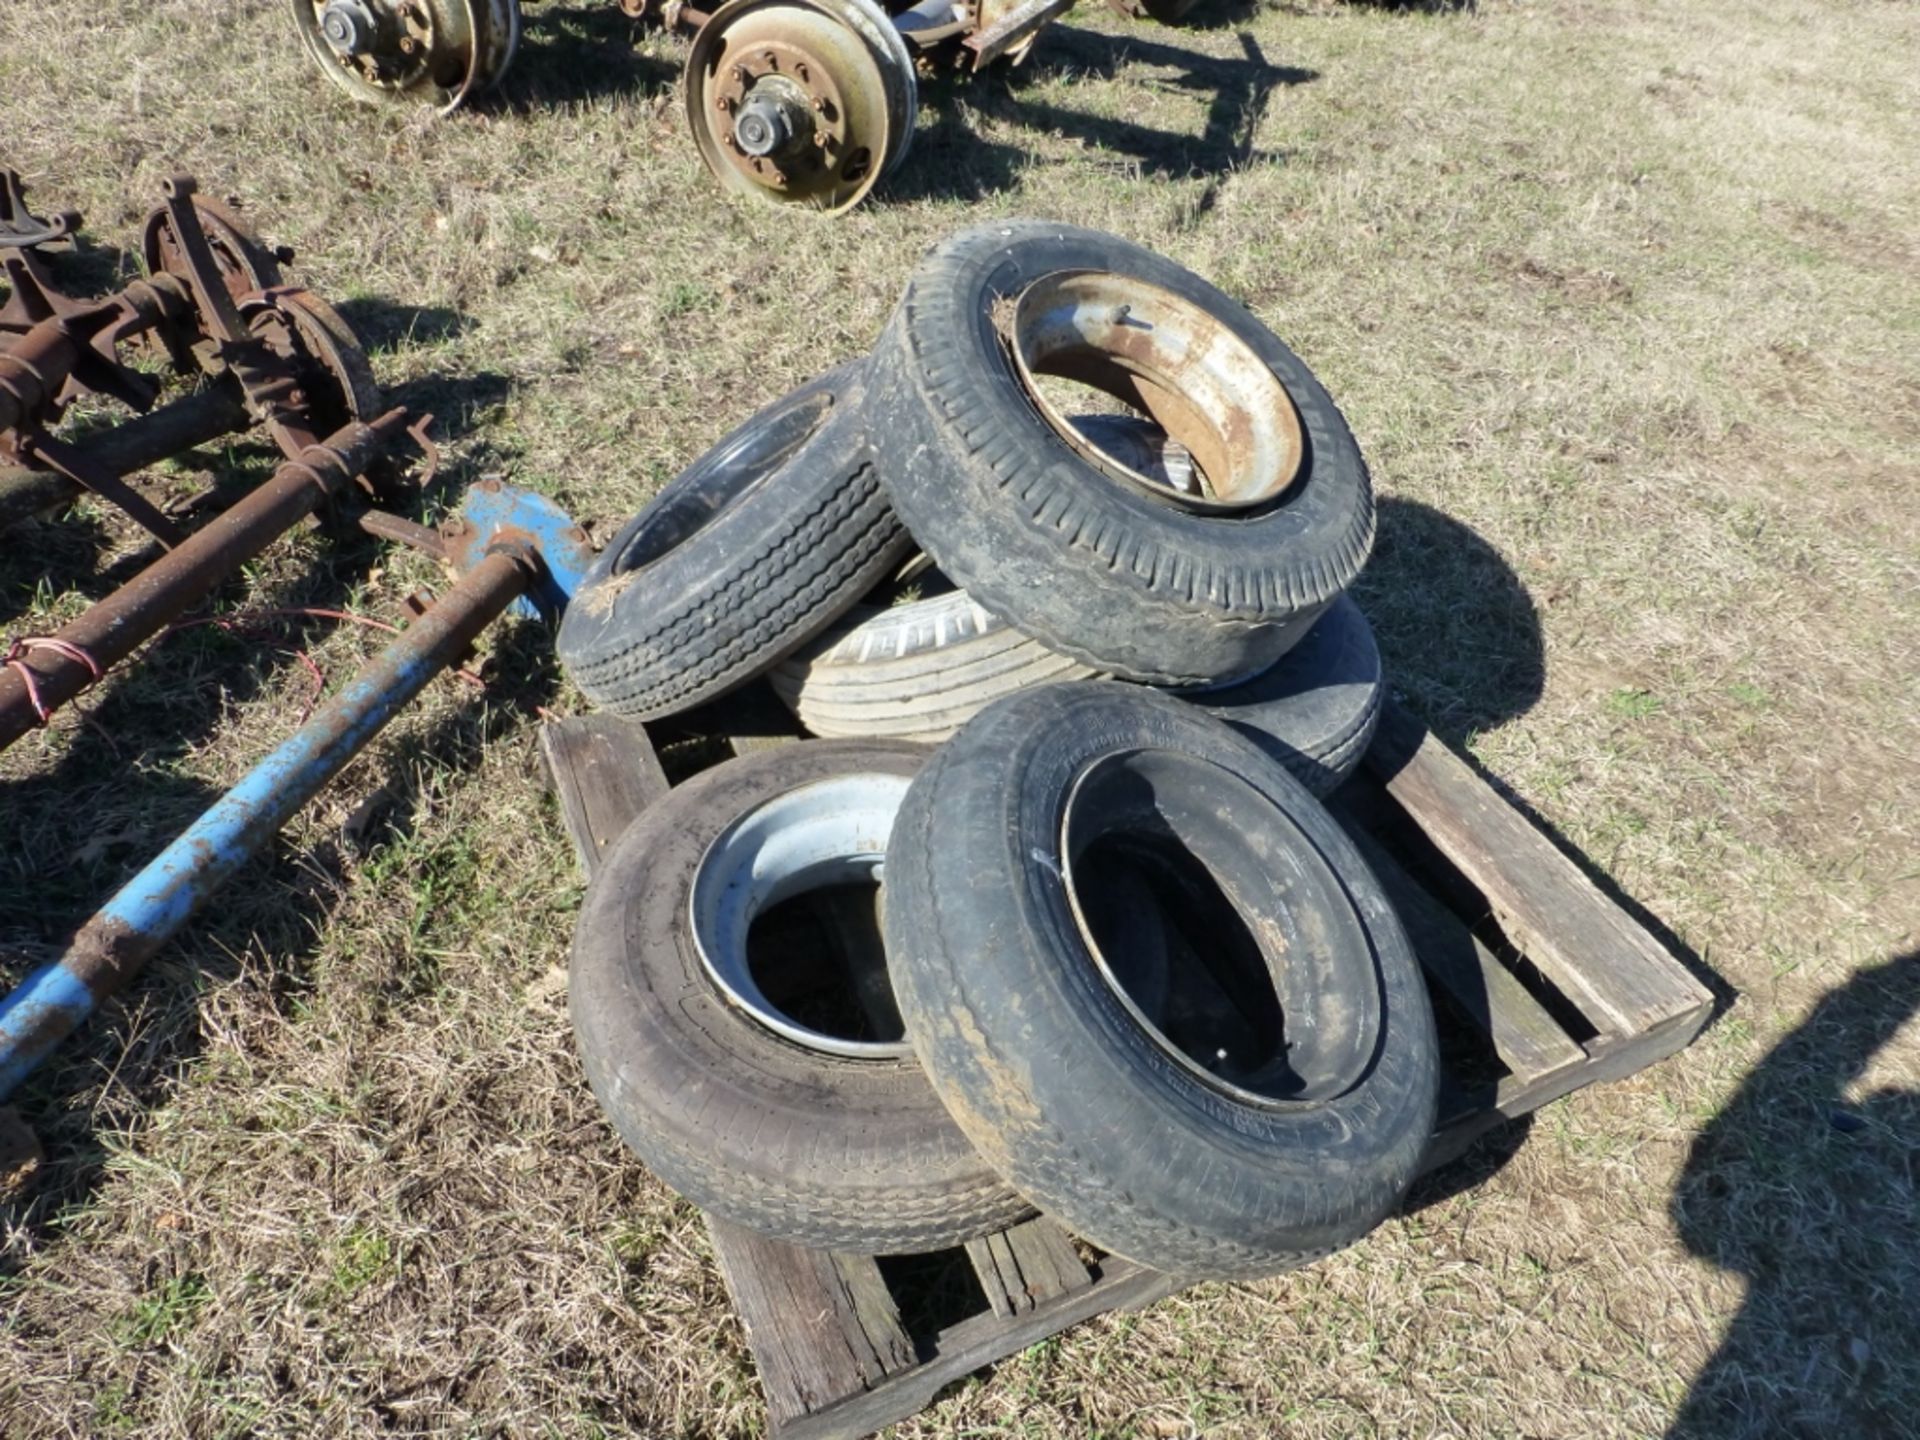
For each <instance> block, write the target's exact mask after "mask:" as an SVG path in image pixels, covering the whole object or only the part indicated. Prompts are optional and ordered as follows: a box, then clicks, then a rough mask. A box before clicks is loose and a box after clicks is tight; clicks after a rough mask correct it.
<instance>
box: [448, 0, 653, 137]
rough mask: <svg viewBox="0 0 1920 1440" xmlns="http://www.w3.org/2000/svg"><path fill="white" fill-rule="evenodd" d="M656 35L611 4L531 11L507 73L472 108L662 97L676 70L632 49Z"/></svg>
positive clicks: (594, 1) (594, 0) (596, 1)
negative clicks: (636, 96)
mask: <svg viewBox="0 0 1920 1440" xmlns="http://www.w3.org/2000/svg"><path fill="white" fill-rule="evenodd" d="M657 29H658V27H657V26H649V25H648V24H647V23H646V22H644V21H640V20H634V19H632V18H630V17H629V16H627V15H626V14H625V13H623V12H622V11H621V9H620V7H619V6H618V5H615V4H614V3H613V0H587V3H584V4H572V5H559V4H544V5H536V6H530V7H528V9H527V10H526V12H525V18H524V21H523V24H522V28H521V31H520V50H519V53H518V54H517V55H516V56H515V58H514V62H513V67H512V68H511V69H510V70H509V71H508V72H507V74H506V76H505V77H504V78H503V79H502V81H501V83H500V84H499V86H498V87H497V88H495V89H494V90H492V91H490V92H489V93H488V94H486V95H482V96H480V97H479V98H478V99H477V100H476V101H474V102H473V104H474V108H476V109H480V110H489V109H513V110H527V109H531V108H534V107H536V106H543V105H555V104H558V105H566V104H573V103H577V102H579V101H583V100H595V99H601V98H605V97H617V96H625V95H638V96H654V95H660V94H663V93H664V92H666V91H668V90H670V89H672V87H673V85H674V83H675V81H677V80H678V79H679V75H680V67H679V66H678V65H676V64H673V63H670V62H668V61H666V60H662V59H658V58H656V57H654V56H651V55H643V54H641V53H640V51H639V50H638V49H637V48H636V47H637V45H638V43H639V41H640V40H641V39H642V38H643V37H644V36H645V35H647V34H649V33H657Z"/></svg>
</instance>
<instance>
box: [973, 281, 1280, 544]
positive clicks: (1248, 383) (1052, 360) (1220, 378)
mask: <svg viewBox="0 0 1920 1440" xmlns="http://www.w3.org/2000/svg"><path fill="white" fill-rule="evenodd" d="M1001 329H1002V337H1003V339H1004V340H1005V342H1006V346H1007V349H1008V351H1009V352H1010V353H1011V354H1012V356H1013V362H1014V368H1015V370H1016V372H1017V373H1018V376H1019V380H1020V383H1021V386H1022V387H1023V388H1024V389H1025V391H1026V393H1027V398H1028V399H1029V400H1031V401H1032V403H1033V405H1034V408H1035V409H1037V410H1038V411H1039V412H1040V414H1041V416H1042V417H1043V418H1044V419H1045V420H1046V421H1047V423H1048V424H1049V425H1051V426H1052V427H1053V429H1054V431H1055V432H1056V433H1057V434H1058V435H1059V436H1060V438H1061V439H1062V440H1063V441H1065V442H1066V444H1067V445H1068V446H1069V447H1070V448H1071V449H1073V450H1074V451H1075V452H1076V453H1077V454H1079V455H1080V456H1081V457H1082V458H1084V459H1085V460H1087V461H1088V462H1089V463H1090V464H1091V465H1093V467H1094V468H1095V469H1097V470H1099V471H1100V472H1101V473H1102V474H1104V475H1106V476H1108V477H1109V478H1111V479H1113V480H1117V481H1119V482H1120V483H1121V484H1122V485H1125V486H1126V487H1128V488H1129V489H1132V490H1135V491H1137V492H1139V493H1141V494H1145V495H1149V496H1151V497H1153V498H1154V499H1156V500H1159V501H1161V502H1163V503H1171V504H1174V505H1178V506H1180V507H1181V508H1183V509H1188V510H1197V511H1204V512H1211V513H1242V514H1244V513H1246V512H1248V511H1252V510H1256V509H1259V508H1261V507H1263V506H1266V505H1270V504H1272V503H1273V502H1274V501H1275V500H1277V499H1279V497H1280V496H1282V495H1284V494H1285V493H1286V491H1287V490H1288V488H1289V487H1290V486H1291V485H1292V484H1293V482H1294V480H1295V479H1296V478H1297V477H1298V475H1299V473H1300V467H1301V463H1302V461H1303V459H1304V457H1305V450H1306V443H1305V439H1304V437H1303V435H1302V432H1301V428H1300V415H1299V412H1298V411H1297V410H1296V409H1295V408H1294V404H1293V399H1292V397H1291V396H1289V395H1288V394H1287V390H1286V387H1285V386H1284V385H1283V384H1281V382H1280V378H1279V377H1278V376H1277V375H1275V374H1274V373H1273V371H1272V369H1271V368H1270V367H1269V366H1267V365H1266V364H1265V363H1264V362H1263V361H1262V360H1261V359H1260V357H1259V356H1258V355H1257V354H1256V353H1255V352H1254V350H1253V347H1252V346H1250V345H1248V344H1247V342H1246V341H1245V340H1243V339H1241V338H1240V337H1239V336H1238V335H1236V334H1234V333H1233V331H1232V330H1231V329H1229V328H1228V327H1227V326H1226V325H1224V324H1222V323H1221V322H1220V320H1218V319H1217V318H1216V317H1214V316H1213V315H1211V314H1209V313H1208V312H1207V311H1206V310H1205V309H1204V308H1202V307H1201V306H1199V305H1196V304H1195V303H1194V302H1193V301H1191V300H1188V299H1186V298H1185V297H1183V296H1179V295H1175V294H1174V293H1173V292H1171V291H1169V290H1164V289H1162V288H1161V287H1159V286H1157V285H1152V284H1149V283H1147V282H1146V281H1143V280H1137V279H1134V278H1133V277H1131V276H1128V275H1121V274H1117V273H1115V272H1113V271H1106V270H1061V271H1055V272H1054V273H1052V274H1050V275H1043V276H1041V277H1040V278H1039V279H1038V280H1035V281H1034V282H1033V283H1032V284H1030V285H1028V286H1027V287H1026V289H1025V290H1023V291H1022V292H1021V293H1020V295H1019V297H1018V298H1017V299H1016V300H1015V302H1014V304H1013V306H1012V308H1011V310H1010V311H1009V312H1008V313H1006V314H1005V315H1004V316H1003V317H1002V319H1001ZM1042 375H1052V376H1057V377H1060V378H1063V379H1067V380H1074V381H1078V382H1079V383H1081V384H1083V385H1088V386H1091V387H1092V388H1093V389H1096V390H1099V391H1101V392H1103V393H1105V394H1107V395H1110V396H1112V397H1114V398H1115V399H1118V400H1120V401H1122V402H1124V403H1126V404H1128V405H1130V406H1132V407H1134V408H1135V409H1137V410H1139V411H1141V412H1143V413H1144V414H1146V415H1147V416H1149V417H1151V418H1152V420H1153V422H1154V423H1155V424H1156V425H1158V426H1159V427H1160V428H1161V429H1162V430H1163V431H1165V432H1166V434H1167V435H1168V437H1170V439H1171V440H1172V441H1174V442H1175V443H1177V444H1178V445H1179V446H1181V447H1183V448H1184V450H1185V451H1186V452H1187V454H1188V455H1189V456H1190V458H1191V461H1192V470H1193V472H1194V474H1195V475H1196V476H1197V478H1198V480H1199V489H1198V492H1197V493H1186V492H1183V491H1180V490H1177V489H1174V488H1171V487H1170V486H1169V485H1167V484H1165V483H1163V482H1157V481H1156V480H1155V479H1154V478H1153V477H1151V476H1149V475H1146V474H1142V473H1141V472H1140V471H1139V470H1136V469H1134V468H1132V467H1131V466H1129V465H1127V464H1125V463H1124V462H1123V461H1122V460H1121V459H1120V458H1117V457H1116V456H1114V455H1111V454H1109V453H1108V452H1107V451H1106V450H1105V449H1103V448H1102V447H1101V446H1099V445H1098V444H1096V443H1094V442H1093V441H1091V440H1089V439H1088V437H1087V436H1086V435H1084V434H1083V433H1082V432H1081V430H1080V429H1079V427H1077V426H1076V425H1075V424H1074V417H1070V416H1068V415H1065V414H1063V413H1062V412H1061V410H1060V409H1059V407H1057V406H1056V405H1055V404H1054V403H1053V402H1052V401H1051V400H1049V399H1048V398H1047V396H1046V394H1045V393H1044V392H1043V391H1042V389H1041V388H1040V384H1039V377H1040V376H1042Z"/></svg>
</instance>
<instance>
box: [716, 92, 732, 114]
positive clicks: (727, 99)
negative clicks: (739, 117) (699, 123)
mask: <svg viewBox="0 0 1920 1440" xmlns="http://www.w3.org/2000/svg"><path fill="white" fill-rule="evenodd" d="M713 108H714V109H716V110H718V111H719V112H720V113H721V114H722V115H731V114H732V113H733V98H732V97H731V96H728V95H722V96H721V97H720V98H719V99H718V100H716V101H714V102H713Z"/></svg>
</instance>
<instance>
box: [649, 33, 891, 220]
mask: <svg viewBox="0 0 1920 1440" xmlns="http://www.w3.org/2000/svg"><path fill="white" fill-rule="evenodd" d="M862 3H870V0H862ZM875 14H876V15H878V16H879V19H878V20H876V19H874V16H873V15H869V14H867V12H866V11H865V10H863V9H861V8H860V3H856V0H730V3H729V4H727V5H725V6H723V7H721V8H720V9H719V10H717V11H716V12H715V13H714V16H713V18H711V19H710V20H708V21H707V23H706V25H705V26H703V27H702V28H701V30H700V32H699V34H698V35H696V36H695V37H694V47H693V52H692V54H691V55H690V56H689V57H688V61H687V106H688V118H689V119H690V120H691V122H692V125H693V130H694V139H695V141H696V143H697V144H698V145H699V147H700V152H701V155H702V157H703V158H704V159H705V160H706V162H707V165H708V167H709V168H710V169H711V170H712V171H713V172H714V174H715V175H717V176H718V177H719V178H720V179H721V180H722V181H724V182H726V183H727V184H728V185H729V186H731V187H732V188H734V189H738V190H744V191H748V192H749V193H754V194H757V195H760V196H761V197H763V198H768V199H776V200H783V201H792V202H796V203H800V204H806V205H813V206H818V207H821V208H824V209H833V210H839V209H844V208H846V207H847V206H849V205H852V204H855V203H857V202H858V201H859V199H860V198H861V197H862V196H863V195H865V194H866V193H867V191H868V190H869V189H871V188H872V186H873V185H874V183H875V182H876V181H877V180H878V179H879V178H880V176H881V174H882V173H884V171H885V170H886V168H887V166H888V165H889V164H890V163H892V162H893V161H896V160H897V159H898V157H899V155H900V154H901V153H903V152H904V148H905V146H906V144H907V143H908V141H909V140H910V138H911V135H912V128H913V107H914V105H915V103H917V102H916V100H915V97H914V90H913V72H912V68H911V61H910V60H908V61H902V60H901V59H900V58H899V57H897V56H895V55H893V54H892V52H891V51H890V50H889V49H888V48H887V46H886V43H885V42H886V34H892V33H893V32H892V30H891V26H890V25H886V24H885V12H883V11H878V10H876V11H875ZM883 28H884V30H885V31H886V34H883V33H882V30H883ZM869 32H871V33H869Z"/></svg>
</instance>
